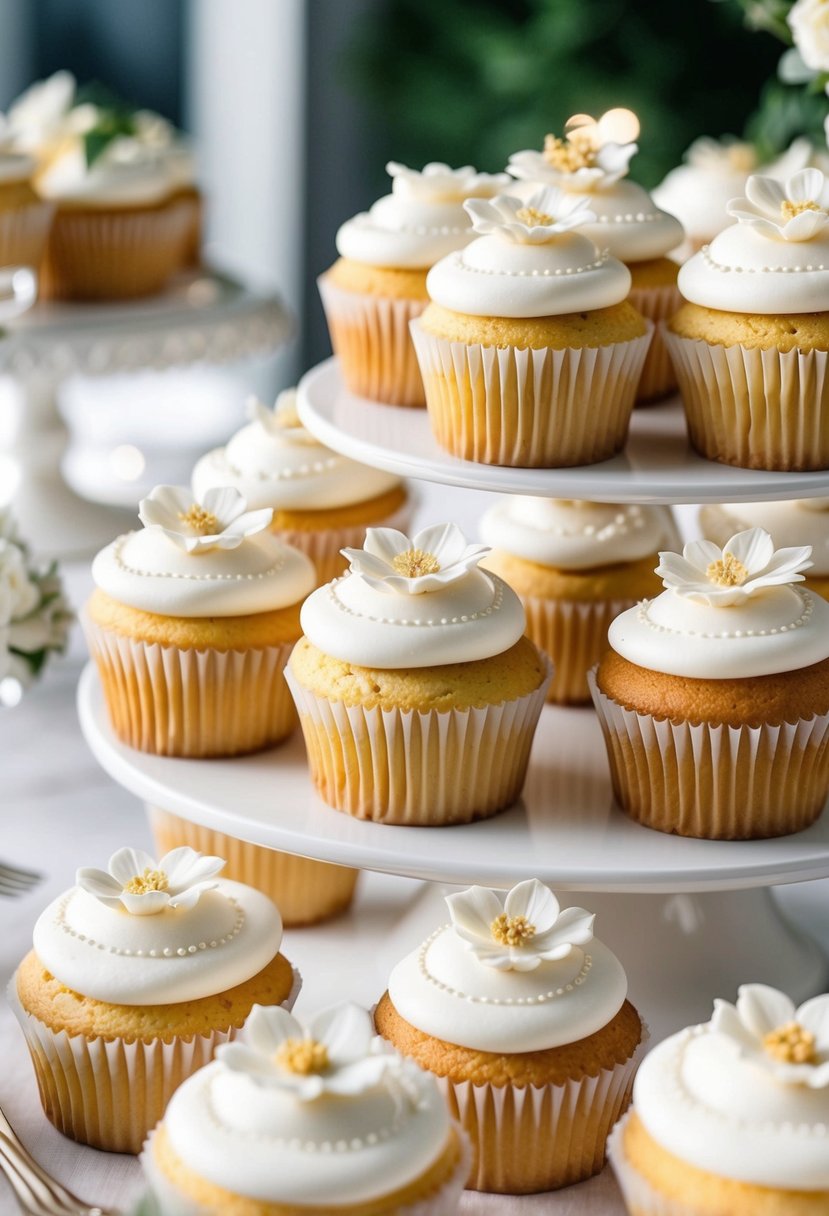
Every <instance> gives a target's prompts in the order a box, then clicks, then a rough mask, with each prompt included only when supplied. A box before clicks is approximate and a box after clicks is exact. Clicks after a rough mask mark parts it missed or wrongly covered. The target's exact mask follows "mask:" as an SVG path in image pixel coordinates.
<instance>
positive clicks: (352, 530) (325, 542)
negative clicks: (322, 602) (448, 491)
mask: <svg viewBox="0 0 829 1216" xmlns="http://www.w3.org/2000/svg"><path fill="white" fill-rule="evenodd" d="M413 509H414V502H413V498H412V495H411V493H409V494H408V495H407V498H406V501H405V502H404V503H401V505H400V506H399V507H398V509H397V510H396V511H393V512H392V513H391V515H387V516H386V517H385V518H383V519H377V520H375V521H374V522H372V523H370V524H355V525H353V526H351V527H347V528H324V529H318V530H315V531H303V530H301V529H294V528H280V529H278V530H277V529H274V535H275V536H278V537H279V539H280V540H281V541H282V542H283V543H284V544H286V545H293V546H294V547H295V548H297V549H300V550H301V551H302V552H303V553H304V554H305V556H306V557H309V558H310V559H311V561H312V562H313V563H314V567H315V568H316V571H317V586H318V587H322V586H324V585H325V583H330V582H333V580H334V579H335V578H339V577H340V575H341V574H344V573H345V571H346V570H347V569H348V561H347V559H346V558H344V557H343V555H342V554H341V552H340V550H341V549H362V547H363V544H364V542H365V539H366V529H367V528H397V529H398V531H400V532H407V531H408V527H409V524H410V522H411V518H412V511H413Z"/></svg>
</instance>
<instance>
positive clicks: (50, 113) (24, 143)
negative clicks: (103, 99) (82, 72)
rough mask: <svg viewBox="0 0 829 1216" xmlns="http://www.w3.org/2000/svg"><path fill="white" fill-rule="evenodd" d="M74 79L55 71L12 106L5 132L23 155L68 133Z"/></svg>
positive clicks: (74, 86) (31, 87) (30, 88)
mask: <svg viewBox="0 0 829 1216" xmlns="http://www.w3.org/2000/svg"><path fill="white" fill-rule="evenodd" d="M76 88H77V85H76V82H75V77H74V76H73V75H72V73H71V72H65V71H61V72H55V73H54V74H53V75H52V76H49V77H48V78H47V79H46V80H39V81H36V82H35V84H33V85H30V86H29V88H28V89H26V91H25V92H24V93H21V94H20V96H19V97H18V98H17V100H16V101H15V102H14V103H13V104H12V105H11V106H10V108H9V110H8V113H7V115H6V123H5V130H6V133H7V137H8V139H9V140H10V141H11V142H12V143H13V144H14V146H15V147H17V148H19V149H20V150H21V151H24V152H34V151H37V150H38V149H40V148H42V147H43V146H44V145H45V144H48V143H50V142H53V141H57V140H58V139H59V138H60V137H61V136H62V135H63V134H65V133H66V129H67V121H68V116H69V114H70V113H71V111H72V108H73V106H74V102H75V92H76Z"/></svg>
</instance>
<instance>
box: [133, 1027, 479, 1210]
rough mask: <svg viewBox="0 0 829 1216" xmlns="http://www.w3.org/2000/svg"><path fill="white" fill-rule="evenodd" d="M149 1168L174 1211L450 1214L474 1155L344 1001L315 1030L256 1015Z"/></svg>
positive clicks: (202, 1076) (195, 1083)
mask: <svg viewBox="0 0 829 1216" xmlns="http://www.w3.org/2000/svg"><path fill="white" fill-rule="evenodd" d="M143 1164H144V1169H145V1173H146V1176H147V1179H148V1181H149V1183H150V1188H151V1192H152V1194H153V1196H154V1198H155V1200H156V1202H157V1204H158V1207H159V1210H160V1212H161V1213H163V1216H215V1213H217V1212H228V1213H230V1212H232V1213H233V1216H288V1214H289V1213H297V1214H299V1213H302V1212H307V1213H308V1214H309V1216H311V1214H312V1213H313V1216H450V1213H452V1212H454V1211H455V1210H456V1207H457V1203H458V1199H459V1198H460V1194H461V1191H462V1190H463V1184H464V1181H465V1179H466V1174H467V1171H468V1168H469V1154H468V1148H467V1145H466V1140H465V1137H464V1136H463V1134H462V1132H461V1131H460V1128H459V1127H458V1126H457V1124H455V1123H453V1122H452V1121H451V1120H450V1118H449V1114H448V1112H447V1110H446V1104H445V1103H444V1101H443V1097H442V1095H441V1094H440V1093H439V1091H438V1088H437V1086H436V1085H435V1083H434V1081H433V1080H432V1078H431V1077H429V1076H427V1075H426V1073H423V1072H421V1070H420V1069H419V1068H416V1067H414V1066H413V1065H412V1064H410V1063H409V1062H408V1061H405V1060H402V1059H401V1058H400V1057H399V1056H398V1055H396V1054H394V1053H392V1052H390V1051H389V1050H388V1049H387V1048H386V1046H385V1044H383V1043H382V1041H381V1040H377V1039H376V1038H375V1037H374V1035H373V1029H372V1025H371V1018H370V1016H369V1014H368V1013H367V1012H366V1010H364V1009H360V1008H359V1007H358V1006H357V1005H341V1006H339V1007H337V1008H334V1009H331V1010H329V1011H328V1012H326V1013H323V1014H320V1015H318V1016H317V1017H315V1018H313V1019H312V1020H311V1021H310V1022H308V1023H304V1024H303V1023H301V1022H298V1021H297V1019H296V1018H294V1017H292V1016H291V1015H290V1014H289V1013H286V1012H285V1011H284V1010H279V1009H272V1008H271V1009H261V1008H256V1009H254V1010H253V1012H252V1013H251V1015H250V1017H249V1019H248V1022H247V1025H246V1026H245V1030H244V1032H243V1035H242V1037H241V1039H240V1041H239V1042H238V1043H233V1044H229V1045H228V1046H227V1047H226V1048H225V1047H222V1048H220V1049H219V1051H218V1052H217V1059H216V1060H215V1062H214V1063H212V1064H210V1065H208V1067H207V1068H204V1069H202V1071H201V1072H200V1073H199V1074H198V1075H197V1076H195V1077H192V1078H191V1079H190V1080H189V1081H187V1082H185V1084H184V1085H182V1086H181V1088H180V1089H179V1090H178V1091H177V1093H176V1095H175V1097H174V1098H173V1101H172V1102H171V1103H170V1105H169V1107H168V1108H167V1113H166V1114H165V1116H164V1119H163V1121H162V1122H161V1123H160V1125H159V1126H158V1127H157V1128H156V1130H155V1132H154V1133H153V1135H152V1136H151V1137H150V1139H149V1141H148V1143H147V1146H146V1149H145V1152H144V1155H143Z"/></svg>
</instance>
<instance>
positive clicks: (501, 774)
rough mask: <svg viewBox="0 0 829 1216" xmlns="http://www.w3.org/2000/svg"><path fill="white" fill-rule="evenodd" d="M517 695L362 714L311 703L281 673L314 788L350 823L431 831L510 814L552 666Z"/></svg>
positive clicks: (311, 697)
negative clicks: (491, 701)
mask: <svg viewBox="0 0 829 1216" xmlns="http://www.w3.org/2000/svg"><path fill="white" fill-rule="evenodd" d="M545 662H546V666H547V674H546V677H545V679H544V680H542V682H541V684H540V685H539V687H538V688H536V689H534V690H533V692H531V693H528V694H527V695H526V696H523V697H516V698H515V699H514V700H511V701H504V702H502V703H501V704H500V705H488V706H486V707H484V708H482V709H474V708H473V709H468V710H460V709H454V710H450V711H448V712H438V711H437V710H430V711H427V712H423V713H421V712H417V711H415V710H405V711H404V710H400V709H385V710H384V709H381V708H380V707H376V708H374V709H366V708H364V707H363V706H362V705H344V704H343V703H342V702H340V701H330V700H328V699H327V698H325V697H318V696H316V695H315V694H314V693H313V692H311V691H309V690H308V689H306V688H304V687H303V686H302V684H300V682H299V681H298V680H297V679H296V677H295V676H294V674H293V672H292V671H291V668H290V665H289V666H288V667H287V668H286V671H285V679H286V680H287V682H288V687H289V688H290V690H291V693H292V695H293V698H294V701H295V702H296V707H297V710H298V711H299V715H300V725H301V726H302V730H303V733H304V735H305V746H306V748H307V751H308V763H309V765H310V769H311V776H312V778H313V780H314V784H315V785H316V787H317V790H318V792H319V794H320V797H322V798H323V799H324V800H325V801H326V802H328V804H329V805H330V806H333V807H335V808H336V810H339V811H345V812H347V813H348V814H350V815H354V816H355V817H356V818H358V819H373V820H375V821H376V822H380V823H398V824H409V825H412V824H419V825H425V826H427V827H440V826H442V825H446V824H453V823H468V822H469V821H470V820H472V819H482V818H484V817H486V816H489V815H494V814H496V813H497V812H498V811H501V810H504V809H505V808H506V807H507V806H510V805H511V804H512V803H513V802H514V801H515V800H516V798H517V797H518V796H519V794H520V793H521V788H522V786H523V784H524V778H525V776H526V772H527V764H528V761H529V756H530V748H531V747H532V740H533V735H534V733H535V728H536V725H537V723H538V719H539V716H540V714H541V710H542V708H543V706H544V701H545V698H546V694H547V687H548V684H549V682H550V676H551V674H552V668H551V665H550V662H549V660H548V659H545Z"/></svg>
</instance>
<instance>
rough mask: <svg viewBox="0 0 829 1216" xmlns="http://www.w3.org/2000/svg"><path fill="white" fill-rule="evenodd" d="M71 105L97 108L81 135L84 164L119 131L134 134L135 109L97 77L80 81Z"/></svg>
mask: <svg viewBox="0 0 829 1216" xmlns="http://www.w3.org/2000/svg"><path fill="white" fill-rule="evenodd" d="M74 105H75V106H82V105H92V106H94V107H95V109H96V110H97V111H98V121H97V122H96V124H95V126H94V127H93V128H92V129H91V130H90V131H87V132H86V133H85V135H84V153H85V155H86V163H87V165H88V166H91V165H94V163H95V161H96V160H97V159H98V157H99V156H101V155H102V153H103V152H105V151H106V149H107V148H108V147H109V145H110V144H111V143H112V141H113V140H114V139H117V138H118V137H119V136H120V135H134V134H135V117H134V115H135V109H134V107H133V106H130V105H129V104H128V103H127V102H125V101H123V100H122V99H121V98H120V97H119V96H118V95H117V93H113V91H112V90H111V89H109V88H107V86H106V85H105V84H101V83H100V82H99V81H93V82H92V83H91V84H86V85H83V86H82V87H81V88H80V89H78V91H77V93H76V95H75V101H74Z"/></svg>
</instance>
